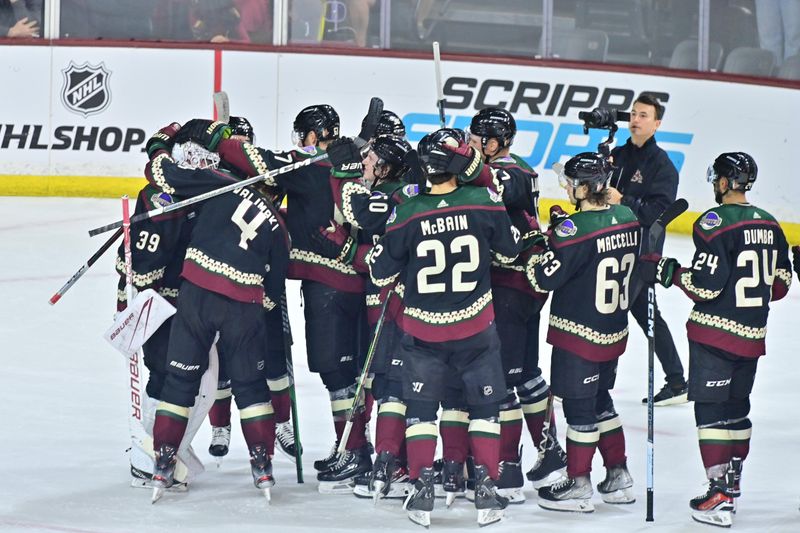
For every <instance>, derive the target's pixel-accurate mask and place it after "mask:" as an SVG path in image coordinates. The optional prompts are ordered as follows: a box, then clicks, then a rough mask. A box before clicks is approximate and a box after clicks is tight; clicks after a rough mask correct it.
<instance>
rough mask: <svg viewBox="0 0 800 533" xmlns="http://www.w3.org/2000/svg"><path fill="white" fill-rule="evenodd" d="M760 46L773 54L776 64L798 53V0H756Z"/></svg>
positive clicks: (799, 8)
mask: <svg viewBox="0 0 800 533" xmlns="http://www.w3.org/2000/svg"><path fill="white" fill-rule="evenodd" d="M756 24H757V25H758V39H759V41H760V43H761V48H763V49H765V50H770V51H771V52H772V53H773V54H775V60H776V63H775V64H776V65H777V66H781V63H783V60H784V59H786V58H789V57H792V56H794V55H797V54H800V0H756Z"/></svg>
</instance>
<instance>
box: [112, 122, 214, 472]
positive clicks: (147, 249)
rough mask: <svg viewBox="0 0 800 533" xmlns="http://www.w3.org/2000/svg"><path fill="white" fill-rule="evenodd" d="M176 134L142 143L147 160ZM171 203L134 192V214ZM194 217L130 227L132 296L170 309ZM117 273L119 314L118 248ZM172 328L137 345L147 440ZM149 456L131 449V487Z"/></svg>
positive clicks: (172, 129) (183, 213)
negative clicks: (151, 295)
mask: <svg viewBox="0 0 800 533" xmlns="http://www.w3.org/2000/svg"><path fill="white" fill-rule="evenodd" d="M179 129H180V125H179V124H177V123H173V124H170V125H169V126H166V127H164V128H162V129H161V130H159V131H158V132H156V133H155V134H154V135H153V136H152V137H151V138H150V139H149V140H148V142H147V145H146V150H147V153H148V156H149V157H150V158H152V157H155V156H156V154H158V153H159V152H160V151H162V150H167V151H170V150H171V149H172V146H173V144H174V137H175V135H176V134H177V133H178V130H179ZM173 201H174V198H173V196H172V195H169V194H166V193H164V192H162V191H160V190H159V189H157V188H156V187H154V186H153V185H151V184H147V185H145V186H144V188H142V190H141V191H139V194H138V196H137V199H136V209H135V212H134V215H137V214H139V213H144V212H147V211H150V210H151V209H154V208H155V207H156V206H167V205H169V204H171V203H172V202H173ZM194 218H195V211H194V210H189V212H187V210H179V211H175V212H172V213H168V214H165V215H161V216H157V217H153V218H147V219H144V220H141V221H139V222H135V223H134V224H132V225H131V228H130V232H131V240H132V246H131V265H132V268H133V279H132V281H133V285H134V287H135V288H136V290H137V291H143V290H145V289H148V288H153V289H155V290H156V291H157V292H158V293H159V294H160V295H161V296H163V297H164V298H165V299H166V300H167V301H168V302H170V303H171V304H173V305H175V303H176V301H177V297H178V289H179V287H180V283H181V279H180V273H181V268H182V266H183V256H184V254H185V252H186V245H187V244H188V240H189V234H190V232H191V226H192V221H193V220H194ZM116 270H117V272H119V274H120V281H119V286H118V289H117V311H122V310H123V309H125V308H126V307H127V304H128V302H127V293H126V291H125V283H126V276H125V250H124V246H123V245H120V247H119V251H118V253H117V261H116ZM171 324H172V317H170V318H168V319H167V321H166V322H164V323H163V324H162V325H161V327H159V328H158V330H156V331H155V333H153V335H152V336H151V337H150V338H149V339H148V340H147V342H145V343H144V346H142V353H143V356H144V364H145V366H146V367H147V370H148V371H149V377H148V381H147V387H146V392H147V396H146V398H145V399H144V401H143V416H142V423H143V424H144V429H145V431H146V432H147V433H148V434H149V435H151V436H152V434H153V422H154V419H155V411H156V405H157V404H158V401H159V398H160V397H161V388H162V387H163V385H164V379H165V377H166V372H167V368H166V365H167V346H168V345H169V332H170V326H171ZM148 447H149V446H148ZM149 452H150V450H149V449H148V450H144V449H139V448H138V447H136V446H134V447H133V448H132V449H131V477H132V480H131V485H132V486H136V487H147V486H149V481H150V478H151V477H152V458H151V456H150V455H149ZM187 453H189V454H190V455H191V457H189V458H187V462H189V463H190V465H193V464H199V459H197V458H196V457H195V456H194V452H187ZM189 459H191V461H189ZM180 470H181V471H180V473H179V479H178V484H179V485H182V484H183V482H184V481H186V479H185V478H184V477H183V472H184V469H180Z"/></svg>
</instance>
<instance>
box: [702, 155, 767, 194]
mask: <svg viewBox="0 0 800 533" xmlns="http://www.w3.org/2000/svg"><path fill="white" fill-rule="evenodd" d="M757 176H758V165H756V161H755V159H753V158H752V157H751V156H750V154H746V153H744V152H726V153H724V154H720V156H719V157H717V158H716V159H715V160H714V163H713V164H712V165H711V166H710V167H708V173H707V174H706V178H707V179H708V181H709V182H713V181H717V180H718V179H720V178H728V180H729V182H730V186H729V187H730V188H731V189H732V190H736V191H749V190H750V189H752V188H753V184H754V183H755V182H756V177H757Z"/></svg>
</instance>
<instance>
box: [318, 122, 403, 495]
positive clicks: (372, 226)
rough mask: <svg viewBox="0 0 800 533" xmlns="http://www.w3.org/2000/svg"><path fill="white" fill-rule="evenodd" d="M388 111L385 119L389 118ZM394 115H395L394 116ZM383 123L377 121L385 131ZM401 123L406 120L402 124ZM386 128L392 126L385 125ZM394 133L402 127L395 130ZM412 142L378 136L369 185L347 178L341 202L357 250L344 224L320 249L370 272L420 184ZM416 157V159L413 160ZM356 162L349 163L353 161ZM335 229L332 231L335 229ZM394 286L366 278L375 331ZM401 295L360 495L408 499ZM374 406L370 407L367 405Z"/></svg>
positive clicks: (381, 361) (379, 357) (376, 390)
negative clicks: (398, 211) (410, 174)
mask: <svg viewBox="0 0 800 533" xmlns="http://www.w3.org/2000/svg"><path fill="white" fill-rule="evenodd" d="M386 114H387V112H386V111H384V115H383V116H382V121H383V117H384V116H387V115H386ZM392 115H393V114H392ZM381 124H382V123H379V124H378V129H381V128H382V126H381ZM400 124H401V125H402V122H401V123H400ZM384 129H387V128H384ZM394 131H399V130H398V129H395V130H394ZM411 153H412V149H411V145H409V144H408V142H407V141H405V140H404V139H403V138H401V137H397V136H394V135H388V134H387V135H379V136H378V137H377V138H376V139H375V140H374V141H373V142H372V144H371V146H370V150H369V151H368V152H367V153H366V155H365V157H364V158H363V161H362V164H363V179H364V181H365V183H364V184H361V183H358V182H354V181H351V180H347V181H344V180H343V181H342V182H341V189H340V194H338V195H336V196H337V202H338V203H337V206H338V207H339V208H340V209H341V211H342V213H343V215H344V218H345V221H346V222H348V223H350V224H351V225H352V226H353V227H357V228H360V231H359V240H360V242H361V243H362V244H360V245H358V247H357V248H356V242H355V240H354V239H353V238H352V237H351V236H350V235H349V234H348V233H347V232H346V231H345V230H344V227H342V226H338V225H337V226H336V227H335V228H320V233H319V238H320V239H321V240H322V242H321V244H320V248H321V249H325V248H329V249H330V251H329V252H328V253H326V255H327V256H328V257H343V258H345V261H346V262H348V263H351V264H353V265H354V267H355V268H356V270H358V271H359V272H366V273H368V270H367V266H366V263H365V262H364V257H365V255H366V252H367V251H369V250H370V249H371V248H372V245H373V244H374V243H375V242H376V241H377V240H378V238H379V237H380V236H381V235H383V233H384V230H385V227H386V220H387V219H388V218H389V215H390V213H391V212H392V210H393V209H394V207H395V206H397V205H399V204H401V203H403V202H404V201H406V200H407V199H408V198H410V197H412V196H415V195H416V193H417V188H416V187H415V186H411V185H406V183H405V182H404V181H403V177H404V176H405V175H406V172H407V171H408V168H409V166H408V164H407V161H408V160H409V158H410V155H411ZM414 159H416V158H414ZM353 162H354V161H349V162H346V163H345V164H351V163H353ZM331 229H333V231H331ZM390 289H394V286H391V287H383V288H380V287H377V286H375V285H374V284H373V283H371V282H369V281H368V282H367V293H366V304H367V318H368V322H369V325H370V329H372V330H374V328H375V325H376V323H377V321H378V318H379V315H380V310H381V308H382V306H383V303H384V302H385V301H386V298H387V295H388V293H389V290H390ZM399 300H400V299H399V297H394V298H393V300H392V301H391V302H389V304H388V305H389V308H388V310H387V313H386V317H385V320H384V322H383V327H382V330H381V335H380V338H379V340H378V344H377V345H376V349H375V354H374V355H373V359H372V364H371V366H370V369H369V370H370V374H371V375H372V376H373V377H372V390H371V392H372V395H373V396H374V398H375V400H376V401H377V404H378V419H377V426H376V430H375V452H376V454H377V458H376V460H375V463H374V465H373V468H372V472H370V473H369V474H368V475H365V476H361V477H359V478H357V479H356V486H355V487H354V489H353V493H354V494H355V495H356V496H361V497H375V498H382V497H390V498H392V497H405V495H406V488H407V481H408V474H407V469H406V466H405V464H406V460H405V412H406V406H405V403H404V401H403V399H402V398H403V394H402V381H401V376H400V372H401V365H402V360H401V359H400V357H399V354H398V350H397V349H398V347H399V341H400V336H401V333H400V330H399V327H398V325H397V324H396V322H395V321H396V320H397V319H398V318H399V311H400V309H401V304H400V301H399ZM367 410H369V406H367Z"/></svg>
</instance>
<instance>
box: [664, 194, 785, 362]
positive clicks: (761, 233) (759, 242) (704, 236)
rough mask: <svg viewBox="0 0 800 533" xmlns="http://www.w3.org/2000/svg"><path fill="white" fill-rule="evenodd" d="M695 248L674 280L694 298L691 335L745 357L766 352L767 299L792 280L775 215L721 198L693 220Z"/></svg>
mask: <svg viewBox="0 0 800 533" xmlns="http://www.w3.org/2000/svg"><path fill="white" fill-rule="evenodd" d="M693 239H694V244H695V248H696V250H695V254H694V257H693V258H692V264H691V266H690V267H689V268H679V269H677V270H676V272H675V274H674V275H673V278H672V281H673V283H674V284H675V285H677V286H678V287H680V288H681V289H682V290H683V292H685V293H686V294H687V295H688V296H689V297H690V298H691V299H692V300H694V302H695V304H694V308H693V309H692V312H691V314H690V315H689V321H688V322H687V324H686V329H687V332H688V335H689V340H692V341H695V342H699V343H702V344H707V345H709V346H714V347H716V348H719V349H721V350H725V351H727V352H730V353H733V354H736V355H740V356H743V357H758V356H760V355H764V354H765V353H766V346H765V338H766V335H767V315H768V314H769V302H770V300H779V299H781V298H783V297H784V296H785V295H786V292H787V291H788V290H789V286H790V285H791V282H792V273H791V263H790V261H789V246H788V244H787V242H786V237H785V236H784V234H783V230H782V229H781V227H780V225H779V224H778V222H777V221H776V220H775V218H774V217H773V216H772V215H770V214H769V213H767V212H766V211H764V210H763V209H759V208H758V207H755V206H754V205H750V204H724V205H720V206H718V207H714V208H712V209H709V210H708V211H706V212H705V213H703V214H702V215H701V216H700V218H698V219H697V220H696V221H695V223H694V228H693Z"/></svg>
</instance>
